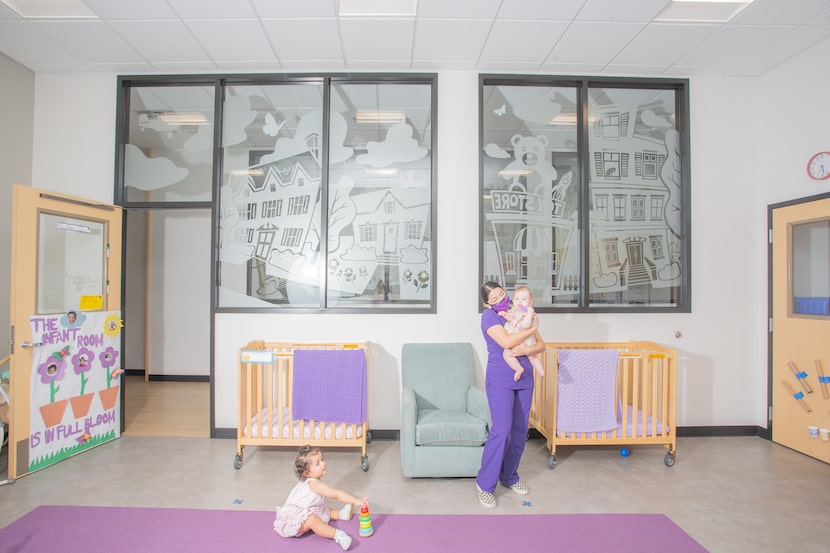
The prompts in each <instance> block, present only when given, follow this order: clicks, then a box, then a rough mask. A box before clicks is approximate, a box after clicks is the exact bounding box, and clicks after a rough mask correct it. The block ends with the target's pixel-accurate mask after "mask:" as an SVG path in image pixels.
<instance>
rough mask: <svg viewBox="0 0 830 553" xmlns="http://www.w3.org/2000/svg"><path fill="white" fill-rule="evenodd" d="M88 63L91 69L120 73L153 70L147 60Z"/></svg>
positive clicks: (134, 73) (133, 73)
mask: <svg viewBox="0 0 830 553" xmlns="http://www.w3.org/2000/svg"><path fill="white" fill-rule="evenodd" d="M88 65H89V67H91V68H92V70H93V71H102V72H105V73H121V74H123V75H129V74H132V75H138V74H142V73H150V72H152V71H154V70H155V67H153V64H151V63H147V62H139V63H126V62H116V63H90V64H88Z"/></svg>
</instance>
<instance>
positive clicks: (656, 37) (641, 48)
mask: <svg viewBox="0 0 830 553" xmlns="http://www.w3.org/2000/svg"><path fill="white" fill-rule="evenodd" d="M719 28H720V26H718V25H701V24H694V25H692V24H688V25H683V24H674V23H651V24H650V25H648V26H646V28H645V29H643V30H642V31H641V32H640V33H639V34H638V35H637V36H635V37H634V38H633V39H632V40H631V42H629V43H628V44H627V45H626V46H625V48H623V49H622V51H620V53H619V54H617V55H616V56H615V57H614V58H613V63H615V64H641V63H643V62H644V61H646V60H647V61H648V62H649V63H653V64H668V65H671V64H673V63H675V62H676V61H677V60H679V59H680V58H682V57H683V56H684V55H686V53H687V52H689V50H691V49H692V48H695V47H697V46H698V45H700V44H701V43H702V42H703V41H704V40H706V39H707V38H708V37H710V36H711V35H712V34H714V33H715V32H716V31H717V30H718V29H719Z"/></svg>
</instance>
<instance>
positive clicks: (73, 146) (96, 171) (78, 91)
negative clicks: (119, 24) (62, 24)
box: [32, 73, 117, 203]
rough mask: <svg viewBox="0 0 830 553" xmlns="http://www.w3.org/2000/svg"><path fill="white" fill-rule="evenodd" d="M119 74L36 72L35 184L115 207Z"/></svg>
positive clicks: (33, 167)
mask: <svg viewBox="0 0 830 553" xmlns="http://www.w3.org/2000/svg"><path fill="white" fill-rule="evenodd" d="M116 83H117V81H116V76H115V75H113V74H109V73H36V74H35V132H34V154H33V160H32V186H34V187H35V188H41V189H44V190H52V191H54V192H60V193H63V194H68V195H71V196H78V197H81V198H86V199H89V200H97V201H99V202H107V203H112V201H113V177H114V174H115V104H116Z"/></svg>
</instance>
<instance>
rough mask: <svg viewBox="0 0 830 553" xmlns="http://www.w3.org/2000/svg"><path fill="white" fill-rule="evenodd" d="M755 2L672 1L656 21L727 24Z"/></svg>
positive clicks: (731, 0) (749, 0)
mask: <svg viewBox="0 0 830 553" xmlns="http://www.w3.org/2000/svg"><path fill="white" fill-rule="evenodd" d="M752 2H753V0H672V2H671V3H669V5H668V6H666V7H665V8H663V11H661V12H660V13H659V14H658V15H657V17H655V18H654V20H655V21H675V22H677V21H687V22H689V21H691V22H701V23H726V22H727V21H729V20H730V19H732V18H733V17H735V16H736V15H738V14H739V13H740V12H741V10H743V9H744V8H746V7H747V6H748V5H750V4H751V3H752Z"/></svg>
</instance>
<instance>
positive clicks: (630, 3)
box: [576, 0, 668, 23]
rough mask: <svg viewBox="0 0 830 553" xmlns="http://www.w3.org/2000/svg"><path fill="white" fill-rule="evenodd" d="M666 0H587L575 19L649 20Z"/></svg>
mask: <svg viewBox="0 0 830 553" xmlns="http://www.w3.org/2000/svg"><path fill="white" fill-rule="evenodd" d="M667 2H668V0H588V1H587V2H586V3H585V6H583V8H582V9H581V10H580V11H579V15H577V16H576V20H577V21H630V22H639V23H646V22H648V21H651V20H652V19H653V18H654V17H655V16H656V15H657V14H658V13H660V12H661V11H662V10H663V8H665V7H666V4H667Z"/></svg>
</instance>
